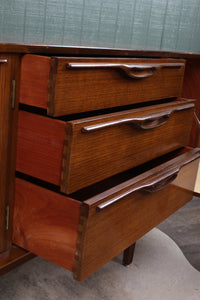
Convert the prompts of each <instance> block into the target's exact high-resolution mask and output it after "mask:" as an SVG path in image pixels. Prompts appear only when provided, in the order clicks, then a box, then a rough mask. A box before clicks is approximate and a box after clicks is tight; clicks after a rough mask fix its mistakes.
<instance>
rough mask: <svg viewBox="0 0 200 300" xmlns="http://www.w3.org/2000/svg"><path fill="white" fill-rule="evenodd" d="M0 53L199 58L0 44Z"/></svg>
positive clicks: (184, 54)
mask: <svg viewBox="0 0 200 300" xmlns="http://www.w3.org/2000/svg"><path fill="white" fill-rule="evenodd" d="M0 53H22V54H25V53H33V54H49V55H74V56H78V55H79V56H80V55H81V56H89V55H93V56H123V57H131V56H134V57H172V58H200V53H192V52H170V51H155V50H153V51H152V50H134V49H117V48H103V47H83V46H69V45H68V46H67V45H66V46H62V45H39V44H14V43H1V42H0Z"/></svg>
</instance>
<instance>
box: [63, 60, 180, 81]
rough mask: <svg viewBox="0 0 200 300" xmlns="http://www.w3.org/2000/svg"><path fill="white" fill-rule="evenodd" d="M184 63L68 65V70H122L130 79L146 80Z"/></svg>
mask: <svg viewBox="0 0 200 300" xmlns="http://www.w3.org/2000/svg"><path fill="white" fill-rule="evenodd" d="M182 67H184V64H183V63H166V64H164V63H163V64H152V65H146V64H128V63H127V64H121V63H67V64H66V68H67V69H86V68H106V69H107V68H111V69H119V70H122V71H123V72H124V73H125V74H126V75H127V76H128V77H130V78H133V79H144V78H148V77H151V76H153V75H154V74H155V73H156V72H157V71H158V70H159V69H161V68H182Z"/></svg>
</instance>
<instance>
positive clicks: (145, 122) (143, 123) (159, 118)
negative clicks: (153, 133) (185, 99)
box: [81, 104, 194, 133]
mask: <svg viewBox="0 0 200 300" xmlns="http://www.w3.org/2000/svg"><path fill="white" fill-rule="evenodd" d="M192 107H194V104H188V105H184V106H181V107H177V108H175V109H171V110H168V111H164V112H161V113H157V114H152V115H150V116H144V117H138V118H124V119H120V120H116V121H110V122H104V123H100V124H94V125H89V126H85V127H83V128H82V129H81V131H82V132H83V133H90V132H93V131H97V130H100V129H103V128H107V127H112V126H116V125H121V124H133V125H135V126H136V127H138V128H139V129H142V130H149V129H153V128H157V127H159V126H161V125H163V124H165V123H166V122H167V121H168V119H169V118H170V115H171V114H172V113H174V112H176V111H180V110H184V109H188V108H192Z"/></svg>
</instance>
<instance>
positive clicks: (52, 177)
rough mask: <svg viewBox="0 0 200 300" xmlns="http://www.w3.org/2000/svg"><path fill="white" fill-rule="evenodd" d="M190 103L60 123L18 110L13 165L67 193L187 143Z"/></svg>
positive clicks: (174, 103)
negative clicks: (15, 164)
mask: <svg viewBox="0 0 200 300" xmlns="http://www.w3.org/2000/svg"><path fill="white" fill-rule="evenodd" d="M193 109H194V102H193V101H192V100H186V101H176V102H173V103H170V104H162V105H157V106H151V107H148V108H143V109H142V110H141V109H136V110H130V111H124V112H120V113H114V114H109V115H103V116H99V117H93V118H87V119H80V120H76V121H69V122H67V123H66V124H65V122H62V121H58V120H53V119H50V118H46V117H42V116H38V115H33V114H30V113H27V112H20V113H19V126H18V142H17V170H18V171H20V172H22V173H25V174H28V175H30V176H33V177H36V178H39V179H42V180H44V181H47V182H50V183H53V184H55V185H60V187H61V191H62V192H64V193H72V192H74V191H77V190H79V189H81V188H84V187H86V186H89V185H91V184H93V183H96V182H99V181H101V180H104V179H105V178H108V177H110V176H113V175H115V174H118V173H120V172H123V171H125V170H128V169H130V168H133V167H135V166H137V165H139V164H142V163H144V162H147V161H148V160H151V159H154V158H156V157H158V156H161V155H163V154H165V153H167V152H170V151H172V150H175V149H177V148H180V147H182V146H185V145H187V143H188V139H189V134H190V129H191V125H192V118H193Z"/></svg>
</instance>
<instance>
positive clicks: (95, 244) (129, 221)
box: [74, 149, 200, 280]
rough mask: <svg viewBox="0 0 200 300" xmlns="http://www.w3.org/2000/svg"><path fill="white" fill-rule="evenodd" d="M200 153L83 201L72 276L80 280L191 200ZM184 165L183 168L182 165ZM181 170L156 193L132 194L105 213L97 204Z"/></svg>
mask: <svg viewBox="0 0 200 300" xmlns="http://www.w3.org/2000/svg"><path fill="white" fill-rule="evenodd" d="M199 157H200V151H199V150H198V149H196V150H195V151H193V150H192V151H191V153H189V154H184V155H182V156H180V157H179V159H178V160H176V159H174V160H172V161H171V162H170V161H169V162H167V163H165V164H163V165H160V166H159V167H156V168H155V169H152V170H150V171H147V172H146V173H143V174H142V175H139V176H138V177H135V178H134V179H131V180H129V181H127V182H124V183H122V184H120V185H119V186H116V187H114V188H112V189H110V190H107V191H106V192H104V193H102V194H99V195H97V196H95V197H93V198H91V199H88V200H86V201H85V202H84V204H83V207H82V209H81V218H80V220H81V224H80V226H79V237H78V240H77V256H76V260H75V269H74V277H75V279H77V280H83V279H85V278H86V277H87V276H89V275H90V274H91V273H93V272H94V271H96V270H97V269H98V268H100V267H101V266H102V265H103V264H105V263H106V262H107V261H109V260H110V259H111V258H113V257H115V256H116V255H118V254H119V253H120V252H121V251H123V250H124V249H126V248H127V247H129V246H130V245H132V244H133V243H134V242H135V241H136V240H138V239H139V238H140V237H142V236H143V235H144V234H145V233H146V232H148V231H149V230H151V229H152V228H153V227H155V226H157V225H158V224H159V223H160V222H162V221H163V220H164V219H165V218H167V217H168V216H169V215H170V214H172V213H173V212H175V211H176V210H177V209H179V208H180V207H181V206H183V205H184V204H186V203H187V202H188V201H189V200H191V198H192V195H193V190H194V183H195V178H196V172H197V168H198V164H199ZM182 165H184V166H182ZM178 166H179V167H180V166H182V167H181V168H180V171H179V174H178V177H177V178H176V179H175V180H174V181H173V182H172V183H171V184H169V185H168V186H167V187H165V188H164V189H162V190H160V191H157V192H155V193H147V192H135V193H132V194H129V195H127V196H125V197H124V198H123V199H121V200H120V201H117V202H116V203H115V204H113V205H110V206H109V207H107V208H106V209H105V210H102V211H100V212H99V211H97V210H96V208H97V205H98V204H100V203H102V202H104V201H107V200H108V199H109V198H110V197H114V196H117V195H119V194H120V193H123V192H124V191H127V190H128V189H130V188H132V187H133V186H134V185H135V186H136V185H141V184H144V183H145V182H146V183H147V182H149V181H152V180H154V179H156V178H160V177H162V176H163V174H164V173H165V172H166V171H167V172H168V171H169V170H170V169H171V170H173V169H176V168H177V167H178Z"/></svg>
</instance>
